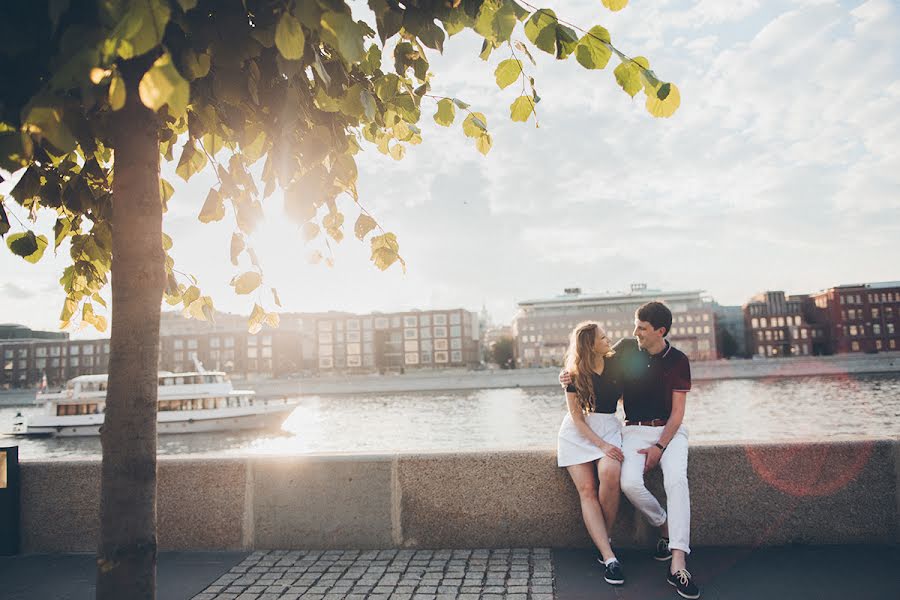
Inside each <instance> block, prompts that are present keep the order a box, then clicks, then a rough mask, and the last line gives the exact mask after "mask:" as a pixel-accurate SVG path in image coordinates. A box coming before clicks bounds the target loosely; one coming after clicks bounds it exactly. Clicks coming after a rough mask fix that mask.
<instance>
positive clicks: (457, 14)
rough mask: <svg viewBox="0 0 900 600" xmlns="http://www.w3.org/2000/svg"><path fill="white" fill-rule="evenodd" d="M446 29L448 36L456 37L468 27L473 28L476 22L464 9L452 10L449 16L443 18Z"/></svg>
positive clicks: (448, 13)
mask: <svg viewBox="0 0 900 600" xmlns="http://www.w3.org/2000/svg"><path fill="white" fill-rule="evenodd" d="M442 20H443V23H444V29H446V30H447V35H449V36H451V37H452V36H454V35H456V34H457V33H459V32H460V31H462V30H463V29H465V28H466V27H472V26H473V25H474V24H475V21H473V20H472V17H470V16H469V15H468V14H466V11H465V9H464V8H463V7H457V8H451V9H450V10H449V11H448V12H447V14H446V15H445V16H444V17H442Z"/></svg>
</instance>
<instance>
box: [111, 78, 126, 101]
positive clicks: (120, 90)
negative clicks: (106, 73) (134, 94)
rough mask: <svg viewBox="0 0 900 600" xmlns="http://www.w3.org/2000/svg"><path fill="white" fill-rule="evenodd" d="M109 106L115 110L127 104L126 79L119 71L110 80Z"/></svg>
mask: <svg viewBox="0 0 900 600" xmlns="http://www.w3.org/2000/svg"><path fill="white" fill-rule="evenodd" d="M109 106H110V108H112V109H113V110H121V108H122V107H123V106H125V80H124V79H122V77H121V75H119V74H118V73H116V74H115V75H113V76H112V79H111V80H110V81H109Z"/></svg>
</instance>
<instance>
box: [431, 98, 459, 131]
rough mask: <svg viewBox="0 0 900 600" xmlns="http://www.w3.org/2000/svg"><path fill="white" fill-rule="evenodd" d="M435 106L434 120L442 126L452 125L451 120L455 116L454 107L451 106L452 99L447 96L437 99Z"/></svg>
mask: <svg viewBox="0 0 900 600" xmlns="http://www.w3.org/2000/svg"><path fill="white" fill-rule="evenodd" d="M437 108H438V109H437V112H436V113H434V122H435V123H437V124H438V125H442V126H444V127H450V126H451V125H453V120H454V119H455V118H456V107H455V106H453V101H452V100H450V99H449V98H442V99H441V100H438V104H437Z"/></svg>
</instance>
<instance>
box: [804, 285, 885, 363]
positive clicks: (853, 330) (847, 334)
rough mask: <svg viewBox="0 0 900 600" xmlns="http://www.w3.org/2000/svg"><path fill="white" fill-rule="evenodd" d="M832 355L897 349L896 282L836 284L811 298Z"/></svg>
mask: <svg viewBox="0 0 900 600" xmlns="http://www.w3.org/2000/svg"><path fill="white" fill-rule="evenodd" d="M812 301H813V303H814V304H815V306H816V307H817V308H818V309H819V310H820V311H821V312H822V313H823V315H824V319H823V322H824V326H825V327H826V328H827V331H828V334H829V339H830V350H831V351H832V352H835V353H848V352H869V353H872V352H891V351H896V350H898V349H900V281H886V282H879V283H863V284H852V285H840V286H836V287H832V288H828V289H827V290H823V291H821V292H818V293H816V294H813V295H812Z"/></svg>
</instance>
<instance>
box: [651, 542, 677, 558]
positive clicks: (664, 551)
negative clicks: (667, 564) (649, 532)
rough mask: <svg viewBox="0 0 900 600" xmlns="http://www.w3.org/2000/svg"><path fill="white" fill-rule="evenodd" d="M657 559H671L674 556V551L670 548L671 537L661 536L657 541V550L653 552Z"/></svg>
mask: <svg viewBox="0 0 900 600" xmlns="http://www.w3.org/2000/svg"><path fill="white" fill-rule="evenodd" d="M653 558H654V559H655V560H669V559H670V558H672V551H671V550H669V538H667V537H661V538H659V541H658V542H656V552H654V554H653Z"/></svg>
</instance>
